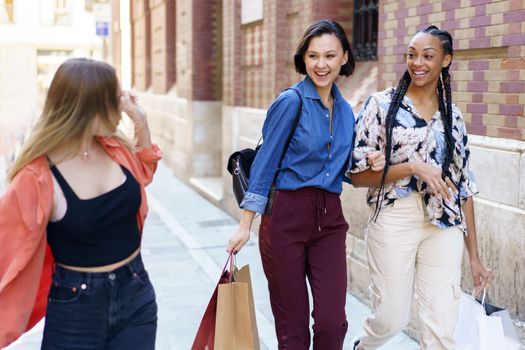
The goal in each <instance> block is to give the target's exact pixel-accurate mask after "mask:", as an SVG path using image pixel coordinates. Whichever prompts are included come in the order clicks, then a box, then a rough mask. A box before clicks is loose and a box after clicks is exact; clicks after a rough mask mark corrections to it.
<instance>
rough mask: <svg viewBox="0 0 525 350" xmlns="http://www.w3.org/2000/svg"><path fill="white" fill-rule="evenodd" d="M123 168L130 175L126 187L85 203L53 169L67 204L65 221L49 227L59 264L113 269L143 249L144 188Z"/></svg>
mask: <svg viewBox="0 0 525 350" xmlns="http://www.w3.org/2000/svg"><path fill="white" fill-rule="evenodd" d="M121 168H122V171H123V172H124V174H125V175H126V181H125V182H124V183H123V184H122V185H120V186H118V187H117V188H115V189H113V190H111V191H109V192H106V193H104V194H102V195H100V196H98V197H95V198H91V199H86V200H84V199H80V198H78V197H77V195H76V194H75V192H73V190H72V189H71V187H70V186H69V184H68V183H67V181H66V180H65V179H64V177H63V176H62V174H61V173H60V172H59V171H58V169H57V168H56V167H55V166H51V171H52V172H53V175H54V176H55V178H56V180H57V182H58V184H59V185H60V188H62V192H64V197H65V198H66V202H67V210H66V214H65V215H64V217H63V218H62V219H60V220H59V221H55V222H49V223H48V225H47V241H48V243H49V246H50V247H51V251H52V252H53V255H54V257H55V260H56V261H57V262H58V263H62V264H64V265H70V266H77V267H96V266H103V265H109V264H112V263H115V262H118V261H121V260H123V259H125V258H127V257H128V256H130V255H131V254H132V253H133V252H134V251H135V250H136V249H137V248H138V247H139V246H140V232H139V227H138V223H137V212H138V210H139V207H140V203H141V193H140V186H139V184H138V182H137V180H135V178H134V177H133V175H132V174H131V172H130V171H129V170H128V169H126V168H125V167H123V166H121Z"/></svg>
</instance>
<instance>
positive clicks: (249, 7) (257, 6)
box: [241, 0, 263, 24]
mask: <svg viewBox="0 0 525 350" xmlns="http://www.w3.org/2000/svg"><path fill="white" fill-rule="evenodd" d="M261 19H263V0H242V2H241V24H248V23H252V22H257V21H260V20H261Z"/></svg>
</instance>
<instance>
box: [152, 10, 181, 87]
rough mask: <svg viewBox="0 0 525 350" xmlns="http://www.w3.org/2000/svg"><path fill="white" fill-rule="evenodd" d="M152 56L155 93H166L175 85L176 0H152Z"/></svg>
mask: <svg viewBox="0 0 525 350" xmlns="http://www.w3.org/2000/svg"><path fill="white" fill-rule="evenodd" d="M149 7H150V12H151V25H152V28H151V36H152V37H151V55H152V71H151V73H152V87H153V92H154V93H166V92H167V91H168V90H169V89H170V88H171V87H172V86H173V84H174V83H175V79H176V67H175V63H176V60H175V56H176V51H175V34H176V28H175V15H176V12H175V0H152V1H150V4H149Z"/></svg>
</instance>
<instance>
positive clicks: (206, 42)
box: [192, 0, 222, 100]
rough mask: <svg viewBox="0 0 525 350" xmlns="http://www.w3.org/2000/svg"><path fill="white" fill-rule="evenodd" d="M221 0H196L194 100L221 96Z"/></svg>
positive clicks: (194, 18)
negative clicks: (219, 89) (219, 88)
mask: <svg viewBox="0 0 525 350" xmlns="http://www.w3.org/2000/svg"><path fill="white" fill-rule="evenodd" d="M219 4H220V1H219V0H193V13H192V14H193V17H192V18H193V20H192V26H193V31H192V34H193V43H192V44H193V57H192V60H193V63H192V64H193V85H194V89H193V99H195V100H217V99H220V98H221V96H220V95H221V92H220V91H217V89H218V87H219V86H220V85H219V84H217V79H220V78H222V77H220V76H219V75H218V74H217V71H220V70H221V67H222V61H221V57H222V55H221V54H220V53H219V51H220V50H222V46H221V42H220V40H218V39H219V38H220V35H221V34H222V33H221V31H220V29H221V28H220V25H221V18H220V17H221V10H222V9H221V8H220V6H219Z"/></svg>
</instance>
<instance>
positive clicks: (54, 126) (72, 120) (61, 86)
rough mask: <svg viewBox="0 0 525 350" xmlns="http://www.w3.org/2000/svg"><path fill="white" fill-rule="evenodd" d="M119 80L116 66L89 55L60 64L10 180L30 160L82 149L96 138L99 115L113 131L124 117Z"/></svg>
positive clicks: (10, 172) (9, 178) (9, 179)
mask: <svg viewBox="0 0 525 350" xmlns="http://www.w3.org/2000/svg"><path fill="white" fill-rule="evenodd" d="M118 89H119V83H118V79H117V75H116V73H115V69H114V68H113V67H111V66H110V65H109V64H106V63H104V62H99V61H95V60H92V59H87V58H72V59H68V60H67V61H65V62H64V63H62V64H61V65H60V67H59V68H58V70H57V72H56V73H55V76H54V77H53V80H52V81H51V85H50V87H49V91H48V93H47V97H46V101H45V104H44V109H43V111H42V115H41V116H40V118H39V119H38V121H37V123H36V125H35V127H34V128H33V130H32V132H31V136H30V137H29V139H28V140H27V141H26V143H25V144H24V146H23V148H22V151H21V152H20V155H19V156H18V157H17V159H16V160H15V162H14V164H13V166H12V167H11V168H10V169H9V172H8V174H7V179H8V181H12V180H13V178H14V177H15V175H16V174H17V173H18V172H19V171H20V170H21V169H22V168H23V167H24V166H25V165H27V164H28V163H30V162H31V161H33V160H35V159H36V158H38V157H40V156H43V155H45V154H47V153H49V152H51V151H53V150H56V149H58V148H62V149H66V150H67V154H68V155H71V156H73V155H75V154H79V153H80V152H81V148H82V145H84V144H85V143H86V142H87V140H88V139H89V138H90V137H92V126H93V121H94V120H95V117H97V116H98V117H99V118H100V121H101V122H102V123H103V124H104V125H105V126H106V127H108V128H109V129H110V130H116V127H117V125H118V123H119V120H120V110H119V97H118V95H117V91H118Z"/></svg>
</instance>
